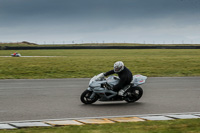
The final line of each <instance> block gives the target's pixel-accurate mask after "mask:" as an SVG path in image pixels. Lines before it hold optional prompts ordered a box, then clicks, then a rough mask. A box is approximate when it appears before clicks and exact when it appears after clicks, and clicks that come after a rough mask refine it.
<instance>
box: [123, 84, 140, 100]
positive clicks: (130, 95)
mask: <svg viewBox="0 0 200 133" xmlns="http://www.w3.org/2000/svg"><path fill="white" fill-rule="evenodd" d="M142 95H143V90H142V88H141V87H139V86H135V87H131V88H130V89H128V90H127V96H126V99H125V101H126V102H128V103H131V102H136V101H137V100H139V99H140V98H141V97H142Z"/></svg>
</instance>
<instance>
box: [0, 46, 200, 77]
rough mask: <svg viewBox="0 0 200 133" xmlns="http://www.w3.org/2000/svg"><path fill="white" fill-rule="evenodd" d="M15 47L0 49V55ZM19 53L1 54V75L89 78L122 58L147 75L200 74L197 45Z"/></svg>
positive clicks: (199, 57)
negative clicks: (144, 48) (195, 46)
mask: <svg viewBox="0 0 200 133" xmlns="http://www.w3.org/2000/svg"><path fill="white" fill-rule="evenodd" d="M13 52H15V51H11V50H0V56H9V55H10V54H11V53H13ZM18 52H19V53H21V54H22V56H52V55H53V56H57V57H20V58H15V57H12V58H8V57H0V62H1V63H0V79H38V78H89V77H92V76H94V75H96V74H98V73H100V72H106V71H109V70H111V69H113V64H114V62H115V61H118V60H121V61H123V62H124V63H125V65H126V66H127V67H128V68H129V69H130V70H131V71H132V72H133V74H138V73H139V74H143V75H146V76H151V77H157V76H162V77H163V76H200V50H199V49H192V50H191V49H184V50H180V49H174V50H172V49H167V50H166V49H159V50H155V49H150V50H137V49H131V50H122V49H119V50H117V49H116V50H103V49H100V50H94V49H93V50H20V51H18Z"/></svg>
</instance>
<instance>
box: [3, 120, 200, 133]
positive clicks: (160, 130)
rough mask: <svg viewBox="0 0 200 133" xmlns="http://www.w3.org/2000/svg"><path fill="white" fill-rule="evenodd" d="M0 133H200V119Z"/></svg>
mask: <svg viewBox="0 0 200 133" xmlns="http://www.w3.org/2000/svg"><path fill="white" fill-rule="evenodd" d="M0 133H200V119H191V120H187V119H185V120H170V121H145V122H129V123H115V124H101V125H83V126H62V127H40V128H24V129H17V130H0Z"/></svg>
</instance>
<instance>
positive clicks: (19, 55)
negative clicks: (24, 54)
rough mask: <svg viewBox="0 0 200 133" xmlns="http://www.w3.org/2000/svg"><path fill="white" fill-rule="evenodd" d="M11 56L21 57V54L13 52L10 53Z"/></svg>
mask: <svg viewBox="0 0 200 133" xmlns="http://www.w3.org/2000/svg"><path fill="white" fill-rule="evenodd" d="M11 56H12V57H21V54H20V53H14V54H11Z"/></svg>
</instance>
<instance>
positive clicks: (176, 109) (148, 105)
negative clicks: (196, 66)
mask: <svg viewBox="0 0 200 133" xmlns="http://www.w3.org/2000/svg"><path fill="white" fill-rule="evenodd" d="M89 80H90V79H82V78H80V79H27V80H26V79H19V80H17V79H10V80H9V79H6V80H0V122H4V121H20V120H39V119H60V118H78V117H100V116H118V115H140V114H159V113H181V112H200V77H173V78H172V77H161V78H160V77H156V78H152V77H150V78H148V79H147V83H145V84H143V85H142V86H141V87H142V88H143V90H144V95H143V97H142V98H141V99H140V100H139V101H138V102H136V103H126V102H96V103H94V104H92V105H84V104H82V103H81V101H80V95H81V93H82V92H83V91H84V90H85V89H86V88H87V87H88V82H89Z"/></svg>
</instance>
